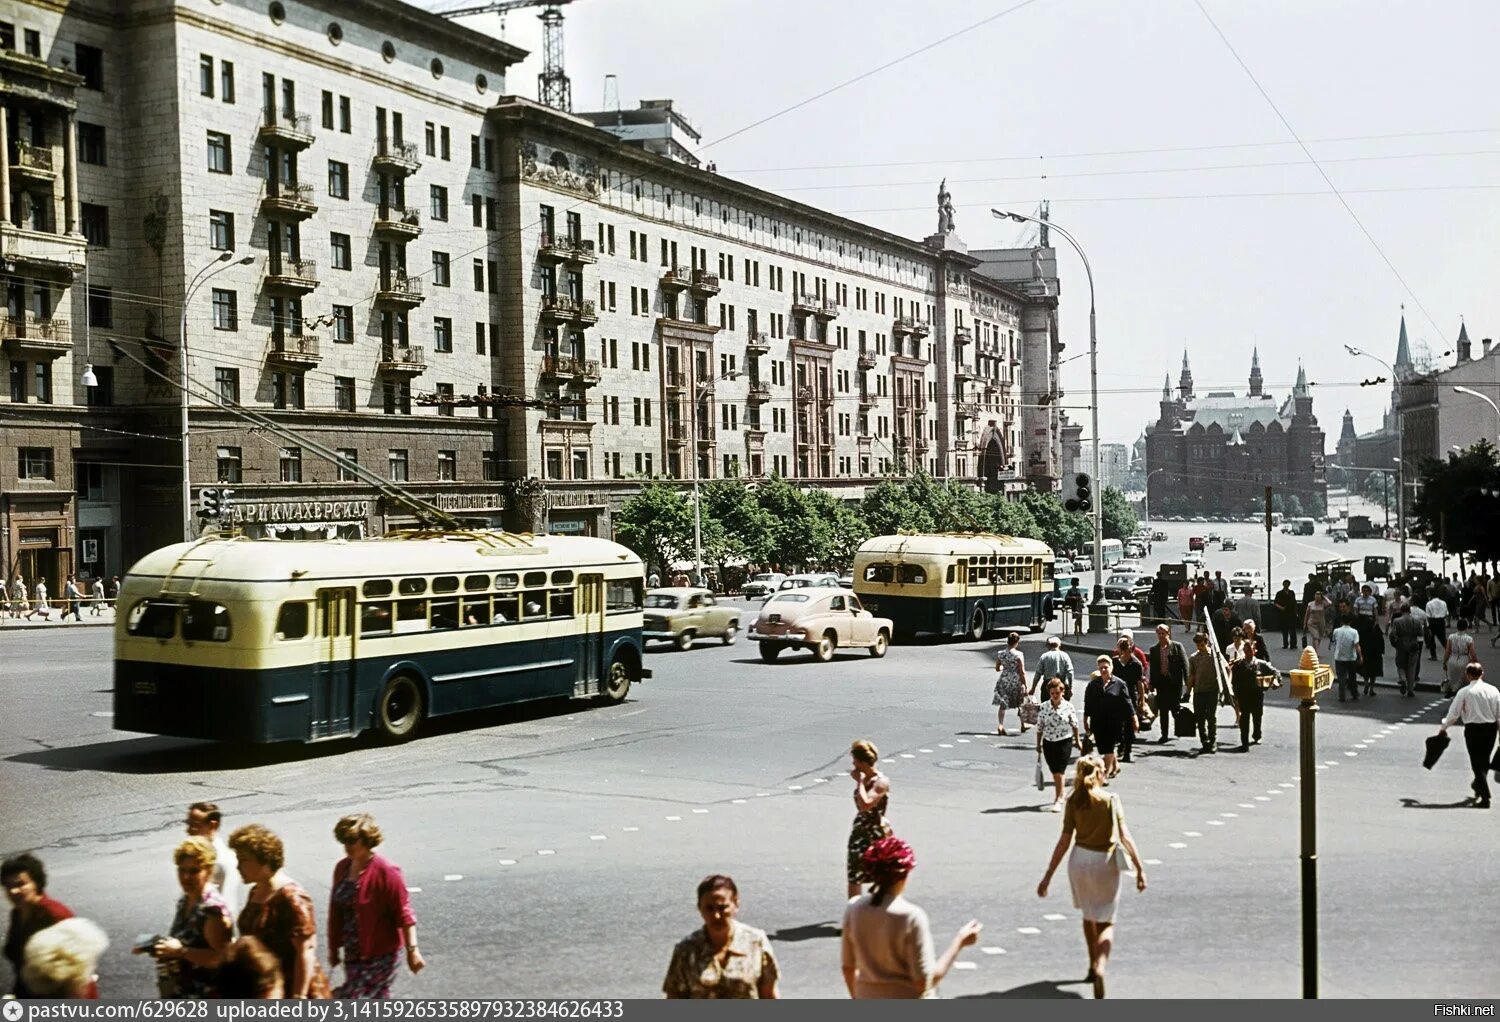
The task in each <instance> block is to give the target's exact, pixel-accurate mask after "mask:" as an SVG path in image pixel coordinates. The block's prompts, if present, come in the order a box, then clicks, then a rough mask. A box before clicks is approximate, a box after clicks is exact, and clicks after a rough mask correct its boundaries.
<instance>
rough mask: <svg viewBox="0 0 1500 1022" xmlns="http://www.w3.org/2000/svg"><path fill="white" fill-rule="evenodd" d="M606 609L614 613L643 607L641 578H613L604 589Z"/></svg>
mask: <svg viewBox="0 0 1500 1022" xmlns="http://www.w3.org/2000/svg"><path fill="white" fill-rule="evenodd" d="M604 601H605V603H604V606H605V610H606V611H608V612H609V613H611V614H613V613H616V612H618V611H630V610H640V609H641V580H640V579H638V578H612V579H610V580H609V582H608V583H607V584H606V587H605V590H604Z"/></svg>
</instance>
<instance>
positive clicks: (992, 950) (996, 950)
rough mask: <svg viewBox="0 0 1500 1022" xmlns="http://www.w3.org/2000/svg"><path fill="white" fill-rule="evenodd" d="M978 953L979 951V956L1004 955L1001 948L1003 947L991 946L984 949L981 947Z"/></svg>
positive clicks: (1003, 949) (1003, 950)
mask: <svg viewBox="0 0 1500 1022" xmlns="http://www.w3.org/2000/svg"><path fill="white" fill-rule="evenodd" d="M979 951H980V953H981V954H986V955H1003V954H1005V948H1003V947H995V946H994V945H993V944H991V945H988V946H986V947H982V948H980V949H979Z"/></svg>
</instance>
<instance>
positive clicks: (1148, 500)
mask: <svg viewBox="0 0 1500 1022" xmlns="http://www.w3.org/2000/svg"><path fill="white" fill-rule="evenodd" d="M1165 471H1166V469H1164V468H1153V469H1152V470H1151V471H1150V472H1147V473H1146V497H1145V499H1144V500H1143V501H1142V509H1143V510H1144V511H1145V512H1146V524H1147V525H1150V524H1151V477H1152V476H1154V475H1156V473H1158V472H1165Z"/></svg>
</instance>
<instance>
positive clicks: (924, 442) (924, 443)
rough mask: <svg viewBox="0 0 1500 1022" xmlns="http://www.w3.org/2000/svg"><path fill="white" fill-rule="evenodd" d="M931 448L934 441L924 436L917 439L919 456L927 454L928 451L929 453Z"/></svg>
mask: <svg viewBox="0 0 1500 1022" xmlns="http://www.w3.org/2000/svg"><path fill="white" fill-rule="evenodd" d="M931 446H932V441H930V440H928V439H927V438H926V437H924V436H919V437H917V453H918V454H926V453H927V451H928V448H930V447H931Z"/></svg>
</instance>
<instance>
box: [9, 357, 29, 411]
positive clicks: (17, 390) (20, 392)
mask: <svg viewBox="0 0 1500 1022" xmlns="http://www.w3.org/2000/svg"><path fill="white" fill-rule="evenodd" d="M10 399H11V402H12V403H14V404H18V405H19V404H25V403H26V363H25V362H12V363H11V364H10Z"/></svg>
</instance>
